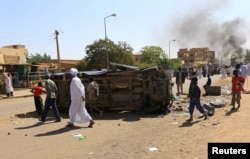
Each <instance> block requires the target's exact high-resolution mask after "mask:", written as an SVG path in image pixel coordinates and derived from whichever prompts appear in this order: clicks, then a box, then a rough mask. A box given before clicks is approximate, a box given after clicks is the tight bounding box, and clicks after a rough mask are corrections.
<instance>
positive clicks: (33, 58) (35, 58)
mask: <svg viewBox="0 0 250 159" xmlns="http://www.w3.org/2000/svg"><path fill="white" fill-rule="evenodd" d="M26 60H27V63H29V64H32V65H38V64H40V63H41V62H49V61H50V60H51V57H50V55H47V54H46V53H44V54H43V55H40V54H39V53H36V54H35V55H33V54H31V55H30V56H28V57H27V59H26Z"/></svg>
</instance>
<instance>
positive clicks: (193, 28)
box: [167, 4, 247, 58]
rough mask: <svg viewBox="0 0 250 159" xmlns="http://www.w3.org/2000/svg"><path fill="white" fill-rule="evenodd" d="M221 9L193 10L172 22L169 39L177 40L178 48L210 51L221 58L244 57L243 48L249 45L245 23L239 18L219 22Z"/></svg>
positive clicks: (217, 6)
mask: <svg viewBox="0 0 250 159" xmlns="http://www.w3.org/2000/svg"><path fill="white" fill-rule="evenodd" d="M220 5H221V4H220ZM220 5H213V7H211V6H210V7H207V8H205V9H194V10H192V11H190V13H187V14H185V15H184V16H181V17H175V18H174V19H173V21H171V23H170V25H168V29H167V30H168V32H170V34H171V35H170V37H174V38H175V39H177V41H178V45H179V48H189V49H190V48H198V47H208V48H209V49H210V50H213V51H215V52H216V53H217V55H218V54H219V56H220V57H225V58H230V57H232V56H235V57H238V58H242V57H243V56H244V54H245V52H244V51H245V50H246V49H244V47H243V46H244V44H246V42H247V26H246V21H245V20H244V19H242V18H240V17H236V18H234V19H231V20H225V21H221V20H220V21H219V20H217V19H216V17H215V16H214V15H215V13H216V10H217V9H218V8H220ZM214 6H216V7H214ZM169 28H170V30H169Z"/></svg>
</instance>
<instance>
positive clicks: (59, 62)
mask: <svg viewBox="0 0 250 159" xmlns="http://www.w3.org/2000/svg"><path fill="white" fill-rule="evenodd" d="M55 35H56V50H57V63H58V70H59V71H61V60H60V51H59V43H58V35H59V32H58V31H57V30H55Z"/></svg>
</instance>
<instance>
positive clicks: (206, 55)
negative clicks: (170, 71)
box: [177, 48, 215, 66]
mask: <svg viewBox="0 0 250 159" xmlns="http://www.w3.org/2000/svg"><path fill="white" fill-rule="evenodd" d="M177 55H178V58H179V59H181V60H182V64H183V65H187V66H198V65H203V64H214V63H215V51H210V50H209V48H192V49H190V50H188V49H179V51H178V53H177Z"/></svg>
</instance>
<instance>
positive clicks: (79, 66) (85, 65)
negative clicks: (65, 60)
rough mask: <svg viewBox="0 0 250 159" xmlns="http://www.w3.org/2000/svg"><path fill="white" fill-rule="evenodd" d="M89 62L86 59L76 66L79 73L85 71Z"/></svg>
mask: <svg viewBox="0 0 250 159" xmlns="http://www.w3.org/2000/svg"><path fill="white" fill-rule="evenodd" d="M87 63H88V62H87V61H86V60H85V59H82V60H80V61H79V62H78V63H77V64H76V68H77V69H78V70H79V71H85V70H86V67H87Z"/></svg>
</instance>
